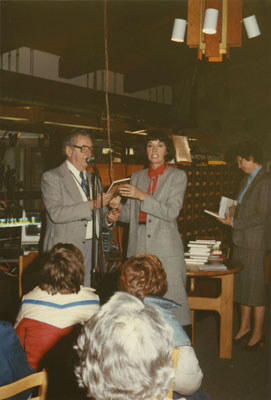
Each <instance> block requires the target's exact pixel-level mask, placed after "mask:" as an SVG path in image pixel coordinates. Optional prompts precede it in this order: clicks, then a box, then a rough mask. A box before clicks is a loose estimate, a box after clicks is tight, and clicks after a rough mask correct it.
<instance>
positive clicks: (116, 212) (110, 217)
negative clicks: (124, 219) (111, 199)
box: [106, 208, 120, 223]
mask: <svg viewBox="0 0 271 400" xmlns="http://www.w3.org/2000/svg"><path fill="white" fill-rule="evenodd" d="M119 217H120V209H119V208H113V209H112V210H110V211H109V213H108V214H107V217H106V219H107V222H109V223H112V222H117V220H118V219H119Z"/></svg>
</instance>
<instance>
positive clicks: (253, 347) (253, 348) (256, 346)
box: [242, 335, 265, 351]
mask: <svg viewBox="0 0 271 400" xmlns="http://www.w3.org/2000/svg"><path fill="white" fill-rule="evenodd" d="M264 339H265V336H264V335H263V336H262V337H261V339H260V340H258V342H256V343H255V344H252V345H251V346H249V345H248V344H247V345H246V346H245V347H243V348H242V351H256V350H258V349H260V348H263V346H264Z"/></svg>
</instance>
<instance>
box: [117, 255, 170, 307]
mask: <svg viewBox="0 0 271 400" xmlns="http://www.w3.org/2000/svg"><path fill="white" fill-rule="evenodd" d="M118 288H119V290H122V291H124V292H127V293H129V294H131V295H133V296H135V297H137V298H138V299H140V300H143V299H144V298H145V297H146V296H149V295H151V296H159V297H162V296H164V294H165V293H166V292H167V274H166V271H165V270H164V267H163V265H162V263H161V261H160V260H159V258H157V257H156V256H153V255H151V254H139V255H137V256H134V257H131V258H129V259H128V260H127V261H125V262H124V263H123V264H122V266H121V267H120V276H119V280H118Z"/></svg>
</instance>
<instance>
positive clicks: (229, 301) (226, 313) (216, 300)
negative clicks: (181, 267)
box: [187, 263, 242, 358]
mask: <svg viewBox="0 0 271 400" xmlns="http://www.w3.org/2000/svg"><path fill="white" fill-rule="evenodd" d="M225 265H226V266H227V268H228V269H227V270H222V271H201V270H199V269H198V268H197V267H194V266H193V267H192V266H191V267H190V266H188V267H187V276H189V277H190V290H189V293H188V301H189V305H190V309H191V317H192V343H193V344H194V342H195V310H214V311H217V312H218V313H219V315H220V335H219V336H220V338H219V357H220V358H231V357H232V329H233V287H234V274H235V273H238V272H239V271H240V270H241V269H242V266H241V265H236V264H233V263H225ZM202 277H205V278H210V279H213V278H215V279H220V280H221V293H220V295H219V296H218V297H198V296H197V295H195V294H193V293H194V288H195V286H194V285H195V279H197V278H202Z"/></svg>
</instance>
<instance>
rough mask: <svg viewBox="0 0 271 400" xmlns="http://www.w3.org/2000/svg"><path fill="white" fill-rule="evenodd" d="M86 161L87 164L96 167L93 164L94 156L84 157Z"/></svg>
mask: <svg viewBox="0 0 271 400" xmlns="http://www.w3.org/2000/svg"><path fill="white" fill-rule="evenodd" d="M86 162H87V163H88V164H89V165H91V166H92V168H94V167H96V165H95V158H94V157H88V158H87V159H86Z"/></svg>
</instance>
